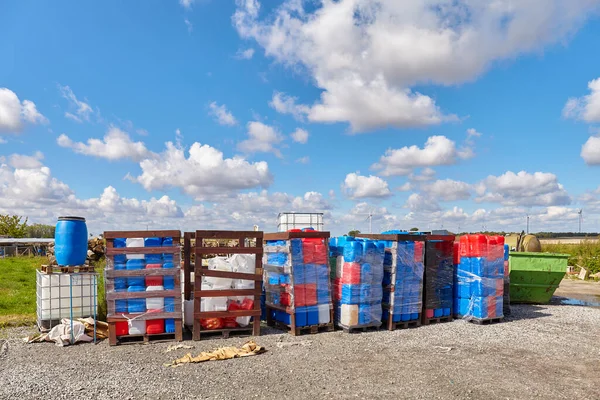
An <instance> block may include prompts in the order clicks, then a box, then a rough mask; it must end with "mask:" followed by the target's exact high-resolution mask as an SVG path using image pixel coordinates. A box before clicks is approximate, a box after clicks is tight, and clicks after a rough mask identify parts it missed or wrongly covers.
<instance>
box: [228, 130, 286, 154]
mask: <svg viewBox="0 0 600 400" xmlns="http://www.w3.org/2000/svg"><path fill="white" fill-rule="evenodd" d="M247 127H248V136H249V138H248V139H246V140H244V141H242V142H240V143H239V144H238V149H239V150H240V151H243V152H244V153H261V152H262V153H274V154H275V155H276V156H277V157H280V158H281V157H282V156H281V151H279V149H278V148H277V147H276V146H277V145H279V143H281V142H282V141H283V136H282V135H281V133H280V132H279V131H278V130H277V129H276V128H274V127H272V126H269V125H265V124H263V123H262V122H258V121H252V122H248V125H247Z"/></svg>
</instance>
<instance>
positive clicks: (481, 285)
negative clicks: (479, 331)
mask: <svg viewBox="0 0 600 400" xmlns="http://www.w3.org/2000/svg"><path fill="white" fill-rule="evenodd" d="M459 251H460V260H459V263H458V267H457V270H456V281H457V288H456V290H455V294H456V295H457V298H456V300H455V304H457V305H458V309H457V310H456V312H455V314H456V316H457V317H460V318H463V319H466V320H468V321H472V322H476V323H486V322H498V321H501V320H502V318H503V316H504V314H503V308H504V296H503V294H504V238H503V237H502V236H486V235H464V236H462V237H461V238H460V244H459Z"/></svg>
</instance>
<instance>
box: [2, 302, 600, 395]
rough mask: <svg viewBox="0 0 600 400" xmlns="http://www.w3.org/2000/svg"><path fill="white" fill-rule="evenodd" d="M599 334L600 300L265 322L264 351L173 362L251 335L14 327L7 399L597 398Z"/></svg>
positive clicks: (5, 362) (5, 372) (5, 376)
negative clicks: (37, 337)
mask: <svg viewBox="0 0 600 400" xmlns="http://www.w3.org/2000/svg"><path fill="white" fill-rule="evenodd" d="M599 331H600V308H592V307H581V306H564V305H550V306H524V305H523V306H513V316H512V317H511V318H510V319H508V321H507V322H504V323H501V324H495V325H487V326H476V325H472V324H470V323H466V322H463V321H455V322H452V323H444V324H439V325H431V326H427V327H420V328H416V329H410V330H401V331H395V332H387V331H379V332H372V333H362V334H353V335H347V334H344V333H343V332H339V331H338V332H334V333H321V334H318V335H312V336H302V337H297V338H293V337H291V336H289V335H287V334H281V332H280V331H272V330H267V331H266V332H265V333H266V334H265V335H264V336H261V337H259V338H256V341H257V342H258V343H259V344H260V345H263V346H265V347H266V348H267V349H268V352H267V353H266V354H263V355H259V356H256V357H249V358H245V359H236V360H229V361H219V362H209V363H204V364H195V365H185V366H182V367H179V368H175V369H172V368H167V367H164V366H163V363H165V362H168V361H171V360H173V359H175V358H178V357H181V356H183V355H184V354H185V353H186V352H188V351H191V352H192V353H194V354H197V353H199V352H200V351H204V350H210V349H213V348H215V347H218V346H223V345H240V344H242V343H243V342H244V341H245V339H242V338H234V339H228V340H219V339H215V340H209V341H201V342H192V341H187V342H186V344H189V345H192V346H194V349H192V350H177V351H174V352H171V353H168V354H166V353H165V352H164V351H165V349H166V348H167V347H168V344H151V345H129V346H118V347H110V346H108V343H106V342H103V343H101V344H98V345H93V344H84V345H77V346H74V347H67V348H60V347H56V346H54V345H53V344H49V343H44V344H32V345H27V344H25V343H23V342H22V341H21V337H23V336H25V334H26V333H27V332H26V330H24V329H23V328H20V329H10V330H6V331H4V332H2V333H1V334H2V335H3V336H4V337H6V336H8V337H9V348H8V351H7V353H6V354H5V355H4V356H0V399H14V398H27V399H29V398H45V399H48V398H73V397H74V396H82V395H84V393H87V395H86V397H88V398H97V399H111V398H131V399H173V398H181V399H184V398H185V399H189V398H210V399H247V398H269V399H281V398H290V399H304V398H315V399H317V398H336V399H338V398H388V399H389V398H391V397H400V398H415V399H530V398H542V399H598V398H600V387H599V386H598V384H597V379H598V376H599V375H600V350H599V347H598V332H599ZM307 341H308V342H307ZM281 342H284V343H296V344H297V345H291V346H283V347H281V348H280V347H279V346H278V343H281ZM300 343H303V344H305V346H303V345H301V344H300Z"/></svg>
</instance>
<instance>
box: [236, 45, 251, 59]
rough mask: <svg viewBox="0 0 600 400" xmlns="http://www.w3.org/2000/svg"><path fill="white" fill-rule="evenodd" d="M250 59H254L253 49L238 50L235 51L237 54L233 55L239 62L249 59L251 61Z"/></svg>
mask: <svg viewBox="0 0 600 400" xmlns="http://www.w3.org/2000/svg"><path fill="white" fill-rule="evenodd" d="M252 57H254V49H253V48H249V49H246V50H242V49H239V50H238V51H237V53H236V54H235V58H237V59H239V60H250V59H252Z"/></svg>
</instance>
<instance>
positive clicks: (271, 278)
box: [263, 238, 332, 327]
mask: <svg viewBox="0 0 600 400" xmlns="http://www.w3.org/2000/svg"><path fill="white" fill-rule="evenodd" d="M327 248H328V246H327V243H326V242H325V240H324V239H321V238H310V239H289V240H267V241H266V242H265V247H264V255H263V271H264V272H263V273H264V279H263V284H264V289H265V304H266V305H267V306H272V307H275V308H281V307H285V308H286V309H287V310H288V311H289V312H286V311H282V310H274V313H275V315H274V318H275V320H276V321H279V322H281V323H284V324H286V325H290V324H291V318H290V315H291V313H293V314H295V320H296V327H302V326H312V325H320V324H328V323H330V322H331V308H332V302H331V284H330V281H329V275H330V270H329V263H328V249H327Z"/></svg>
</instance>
